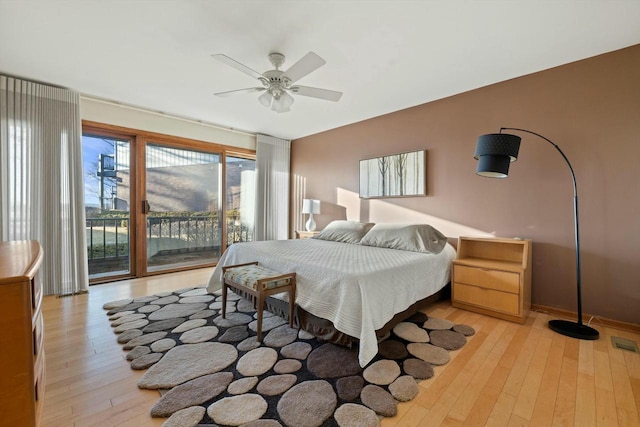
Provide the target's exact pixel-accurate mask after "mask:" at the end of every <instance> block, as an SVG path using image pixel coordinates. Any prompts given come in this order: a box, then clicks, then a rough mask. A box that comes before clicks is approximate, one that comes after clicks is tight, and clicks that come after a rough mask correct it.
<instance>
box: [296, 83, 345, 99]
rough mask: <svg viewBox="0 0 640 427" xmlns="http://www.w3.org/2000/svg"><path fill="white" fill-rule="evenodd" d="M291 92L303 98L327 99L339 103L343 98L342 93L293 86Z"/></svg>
mask: <svg viewBox="0 0 640 427" xmlns="http://www.w3.org/2000/svg"><path fill="white" fill-rule="evenodd" d="M291 92H293V93H295V94H298V95H302V96H310V97H312V98H319V99H325V100H327V101H333V102H336V101H339V100H340V98H341V97H342V92H336V91H335V90H329V89H320V88H317V87H309V86H293V87H292V88H291Z"/></svg>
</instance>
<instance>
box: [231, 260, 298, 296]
mask: <svg viewBox="0 0 640 427" xmlns="http://www.w3.org/2000/svg"><path fill="white" fill-rule="evenodd" d="M281 275H282V274H280V273H278V272H277V271H274V270H271V269H269V268H266V267H262V266H260V265H256V264H252V265H243V266H241V267H235V268H230V269H228V270H227V271H226V272H225V273H224V279H225V280H230V281H232V282H234V283H237V284H239V285H242V286H245V287H247V288H251V289H254V290H257V284H258V280H261V279H266V278H269V277H277V276H281ZM290 283H291V279H290V278H284V279H280V280H272V281H268V282H265V286H266V288H267V289H273V288H279V287H281V286H286V285H289V284H290Z"/></svg>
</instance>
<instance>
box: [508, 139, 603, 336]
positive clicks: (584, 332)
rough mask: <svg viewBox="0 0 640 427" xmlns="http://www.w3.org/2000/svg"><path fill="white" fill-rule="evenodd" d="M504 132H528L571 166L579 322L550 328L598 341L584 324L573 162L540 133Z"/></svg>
mask: <svg viewBox="0 0 640 427" xmlns="http://www.w3.org/2000/svg"><path fill="white" fill-rule="evenodd" d="M503 130H515V131H519V132H526V133H530V134H532V135H535V136H537V137H539V138H541V139H543V140H545V141H547V142H548V143H549V144H551V145H553V146H554V147H555V149H556V150H558V152H559V153H560V155H561V156H562V158H563V159H564V161H565V162H566V163H567V166H569V171H571V179H572V180H573V220H574V226H575V245H576V285H577V286H576V288H577V293H578V321H577V322H571V321H568V320H549V328H551V329H552V330H553V331H555V332H557V333H559V334H562V335H566V336H569V337H573V338H578V339H582V340H596V339H598V337H599V335H600V334H599V332H598V331H597V330H595V329H594V328H592V327H590V326H588V325H585V324H583V323H582V291H581V287H582V282H581V275H580V228H579V224H578V186H577V185H576V175H575V173H574V172H573V167H572V166H571V162H569V159H568V158H567V156H566V155H565V154H564V153H563V152H562V150H561V149H560V147H558V145H557V144H555V143H554V142H553V141H551V140H550V139H548V138H546V137H544V136H542V135H540V134H538V133H535V132H532V131H530V130H526V129H519V128H500V133H502V131H503Z"/></svg>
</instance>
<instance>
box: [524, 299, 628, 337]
mask: <svg viewBox="0 0 640 427" xmlns="http://www.w3.org/2000/svg"><path fill="white" fill-rule="evenodd" d="M531 311H538V312H542V313H547V314H551V315H555V316H560V317H564V318H567V319H576V318H577V317H578V313H576V312H574V311H570V310H564V309H561V308H556V307H548V306H546V305H538V304H531ZM591 317H593V320H591V324H592V325H593V324H594V322H595V324H597V325H601V326H608V327H611V328H615V329H621V330H624V331H629V332H633V333H636V334H640V325H639V324H637V323H627V322H622V321H620V320H613V319H607V318H605V317H600V316H596V315H595V314H593V315H592V314H584V313H582V321H583V322H584V323H586V322H588V321H589V319H591Z"/></svg>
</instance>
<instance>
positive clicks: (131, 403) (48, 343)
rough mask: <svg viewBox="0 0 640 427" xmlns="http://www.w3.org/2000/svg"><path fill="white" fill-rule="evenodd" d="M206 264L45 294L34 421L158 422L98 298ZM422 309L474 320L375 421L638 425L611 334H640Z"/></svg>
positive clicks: (439, 307)
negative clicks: (431, 369) (448, 355)
mask: <svg viewBox="0 0 640 427" xmlns="http://www.w3.org/2000/svg"><path fill="white" fill-rule="evenodd" d="M211 271H212V270H211V269H203V270H195V271H190V272H185V273H175V274H170V275H164V276H154V277H151V278H147V279H136V280H127V281H122V282H117V283H112V284H104V285H97V286H92V287H91V292H90V293H89V295H79V296H74V297H65V298H55V297H45V299H44V304H43V312H44V318H45V352H46V388H45V395H44V410H43V414H42V425H43V426H64V427H70V426H74V427H77V426H94V425H100V426H132V427H133V426H135V427H144V426H160V425H162V422H163V419H152V418H150V417H149V415H148V413H149V409H150V408H151V406H152V405H153V404H154V403H155V402H156V401H157V399H158V397H159V395H158V393H157V392H155V391H149V390H140V389H138V387H137V386H136V382H137V381H138V379H139V378H140V376H141V375H142V372H140V371H133V370H131V369H130V367H129V363H128V362H127V361H126V360H125V358H124V357H125V354H126V353H125V352H124V351H123V350H122V349H121V346H120V345H119V344H117V342H116V336H115V335H114V333H113V332H112V328H111V326H110V325H109V322H108V321H107V316H106V315H105V311H104V310H103V309H102V304H103V303H105V302H108V301H113V300H117V299H122V298H127V297H130V296H142V295H149V294H152V293H156V292H161V291H167V290H173V289H179V288H183V287H187V286H192V285H200V284H204V283H206V281H207V279H208V277H209V275H210V273H211ZM425 312H426V313H427V314H431V315H432V316H436V317H445V318H448V319H450V320H452V321H454V322H456V323H465V324H468V325H470V326H473V327H474V328H475V330H476V331H477V333H476V334H475V335H474V336H473V337H471V338H470V339H469V341H468V343H467V344H466V345H465V346H464V347H463V348H462V349H461V350H458V351H455V352H452V360H451V361H450V362H449V363H448V364H447V365H445V366H441V367H436V369H435V371H436V374H435V376H434V378H431V379H430V380H426V381H423V382H422V383H421V384H420V393H419V395H418V396H417V397H416V398H415V399H413V400H412V401H411V402H407V403H400V404H399V413H398V415H397V416H396V417H394V418H387V419H384V420H383V422H382V425H383V427H393V426H395V427H411V426H420V427H422V426H462V425H465V426H466V425H478V426H482V425H489V426H536V427H537V426H556V425H557V426H580V427H583V426H636V427H637V426H640V416H639V415H638V414H639V411H640V355H638V354H635V353H631V352H628V351H623V350H619V349H615V348H613V347H612V345H611V336H613V335H615V336H620V337H624V338H628V339H632V340H634V341H636V343H640V335H638V334H633V333H630V332H625V331H619V330H616V329H611V328H606V327H602V326H599V325H597V324H595V325H593V324H592V326H595V327H596V328H597V329H598V330H599V331H600V334H601V338H600V339H599V340H598V341H579V340H575V339H572V338H567V337H564V336H562V335H558V334H555V333H553V332H552V331H551V330H549V329H548V328H547V327H546V322H547V320H548V316H547V315H545V314H542V313H532V314H531V316H530V317H529V319H528V320H527V322H526V324H525V325H518V324H515V323H510V322H507V321H503V320H498V319H494V318H491V317H487V316H483V315H479V314H474V313H471V312H467V311H463V310H459V309H455V308H452V307H451V306H450V304H449V303H448V302H442V303H438V304H435V305H432V306H430V307H428V308H427V309H425Z"/></svg>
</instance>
